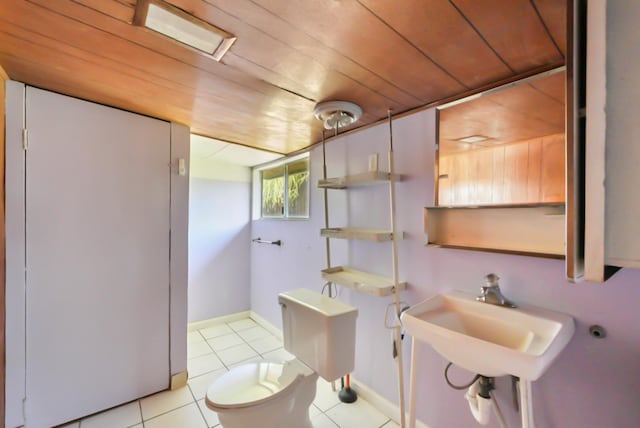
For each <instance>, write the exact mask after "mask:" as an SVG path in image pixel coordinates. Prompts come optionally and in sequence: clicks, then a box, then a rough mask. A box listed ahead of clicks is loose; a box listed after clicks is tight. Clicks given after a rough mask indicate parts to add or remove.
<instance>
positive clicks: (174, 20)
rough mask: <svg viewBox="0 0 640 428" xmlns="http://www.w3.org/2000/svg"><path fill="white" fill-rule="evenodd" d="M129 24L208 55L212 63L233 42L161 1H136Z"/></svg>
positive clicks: (224, 32)
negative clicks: (131, 22)
mask: <svg viewBox="0 0 640 428" xmlns="http://www.w3.org/2000/svg"><path fill="white" fill-rule="evenodd" d="M133 23H134V24H135V25H139V26H143V27H147V28H149V29H150V30H153V31H156V32H158V33H160V34H163V35H165V36H167V37H170V38H171V39H173V40H176V41H178V42H180V43H183V44H185V45H187V46H190V47H192V48H194V49H197V50H199V51H201V52H204V53H206V54H209V55H211V56H212V57H213V59H215V60H216V61H220V60H221V59H222V56H223V55H224V54H225V53H227V51H228V50H229V48H230V47H231V45H232V44H233V43H234V42H235V41H236V37H234V36H233V35H232V34H229V33H227V32H226V31H224V30H221V29H220V28H218V27H215V26H213V25H211V24H209V23H208V22H205V21H203V20H201V19H199V18H196V17H195V16H193V15H190V14H188V13H186V12H185V11H183V10H181V9H178V8H177V7H175V6H172V5H170V4H167V3H165V2H163V1H161V0H138V2H137V4H136V12H135V16H134V18H133Z"/></svg>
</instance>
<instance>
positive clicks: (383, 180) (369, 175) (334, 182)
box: [318, 171, 402, 189]
mask: <svg viewBox="0 0 640 428" xmlns="http://www.w3.org/2000/svg"><path fill="white" fill-rule="evenodd" d="M390 179H391V174H390V173H388V172H381V171H373V172H363V173H361V174H355V175H349V176H346V177H335V178H327V179H325V180H318V188H320V189H347V188H349V187H361V186H373V185H376V184H388V183H389V181H390ZM393 180H394V181H395V182H398V181H400V180H402V177H401V176H400V175H398V174H394V176H393Z"/></svg>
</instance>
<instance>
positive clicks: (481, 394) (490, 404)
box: [444, 363, 507, 428]
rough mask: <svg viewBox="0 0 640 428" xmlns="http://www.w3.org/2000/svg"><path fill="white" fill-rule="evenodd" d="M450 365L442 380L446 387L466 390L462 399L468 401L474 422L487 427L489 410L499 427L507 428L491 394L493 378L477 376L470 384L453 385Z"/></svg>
mask: <svg viewBox="0 0 640 428" xmlns="http://www.w3.org/2000/svg"><path fill="white" fill-rule="evenodd" d="M452 365H453V363H449V364H447V367H446V368H445V369H444V379H445V381H446V382H447V385H449V386H450V387H451V388H453V389H456V390H459V391H460V390H464V389H467V388H468V389H467V392H466V393H465V394H464V398H466V400H467V401H468V403H469V410H471V414H472V415H473V417H474V418H475V420H476V421H477V422H478V423H479V424H480V425H487V424H488V423H489V419H490V417H491V409H493V412H494V413H495V415H496V418H497V419H498V423H499V424H500V427H501V428H507V424H506V422H505V420H504V416H503V414H502V411H501V410H500V406H498V402H497V401H496V398H495V396H494V394H493V391H494V390H495V389H496V387H495V380H494V378H492V377H487V376H482V375H480V374H477V375H475V376H474V377H473V379H472V380H471V382H469V383H467V384H466V385H454V384H453V383H451V381H450V380H449V368H451V366H452Z"/></svg>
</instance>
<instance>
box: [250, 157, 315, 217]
mask: <svg viewBox="0 0 640 428" xmlns="http://www.w3.org/2000/svg"><path fill="white" fill-rule="evenodd" d="M260 179H261V182H262V198H261V207H262V208H261V217H263V218H308V217H309V158H308V157H305V158H303V159H297V160H294V161H291V162H289V163H286V164H284V165H279V166H276V167H273V168H266V169H263V170H262V171H260Z"/></svg>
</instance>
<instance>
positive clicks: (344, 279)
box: [318, 110, 407, 427]
mask: <svg viewBox="0 0 640 428" xmlns="http://www.w3.org/2000/svg"><path fill="white" fill-rule="evenodd" d="M387 115H388V119H389V172H380V171H368V172H363V173H360V174H355V175H348V176H345V177H337V178H327V159H326V151H325V141H324V134H323V139H322V155H323V179H322V180H319V181H318V187H319V188H320V189H323V192H324V223H325V224H324V229H321V230H320V234H321V236H323V237H324V238H325V244H326V253H327V268H326V269H324V270H322V278H323V279H324V280H325V281H327V284H325V287H327V286H328V290H329V297H331V294H332V286H333V285H340V286H342V287H346V288H349V289H352V290H355V291H358V292H360V293H363V294H368V295H371V296H376V297H385V296H389V297H393V307H394V310H395V313H396V316H397V322H394V323H393V324H392V325H387V319H386V315H385V327H386V328H388V329H391V330H393V333H394V334H393V349H394V350H395V352H396V355H395V356H396V358H395V360H396V364H397V367H398V396H399V407H400V409H399V410H400V425H401V426H403V427H404V426H406V425H405V403H404V374H403V373H404V372H403V370H404V369H403V362H402V361H403V358H402V333H401V330H402V326H401V325H400V322H399V317H400V313H401V301H400V291H402V290H404V289H405V288H406V287H407V284H406V283H405V282H402V281H400V279H399V275H398V240H400V239H402V238H403V232H399V231H398V230H397V227H396V203H395V201H396V193H395V183H396V182H397V181H400V180H401V176H400V175H397V174H395V170H394V161H393V129H392V119H391V110H389V111H388V112H387ZM336 133H337V128H336ZM377 184H387V185H388V191H389V226H388V227H389V228H388V229H386V230H378V229H355V228H350V227H338V228H332V227H330V226H329V203H328V199H329V198H328V191H329V190H330V189H336V190H344V189H348V188H351V187H362V186H371V185H377ZM334 238H335V239H356V240H364V241H369V242H374V243H381V242H388V243H390V244H391V254H390V256H391V261H392V267H393V276H392V277H391V278H385V277H383V276H379V275H374V274H372V273H368V272H363V271H359V270H356V269H352V268H350V267H345V266H332V265H331V239H334Z"/></svg>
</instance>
